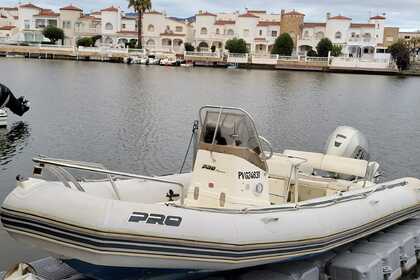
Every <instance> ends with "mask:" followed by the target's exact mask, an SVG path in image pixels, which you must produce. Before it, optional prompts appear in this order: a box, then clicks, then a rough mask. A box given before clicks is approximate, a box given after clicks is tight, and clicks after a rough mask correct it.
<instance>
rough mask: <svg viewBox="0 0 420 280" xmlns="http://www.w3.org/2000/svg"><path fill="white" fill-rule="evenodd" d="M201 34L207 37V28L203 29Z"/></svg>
mask: <svg viewBox="0 0 420 280" xmlns="http://www.w3.org/2000/svg"><path fill="white" fill-rule="evenodd" d="M200 34H201V35H207V28H205V27H203V28H201V30H200Z"/></svg>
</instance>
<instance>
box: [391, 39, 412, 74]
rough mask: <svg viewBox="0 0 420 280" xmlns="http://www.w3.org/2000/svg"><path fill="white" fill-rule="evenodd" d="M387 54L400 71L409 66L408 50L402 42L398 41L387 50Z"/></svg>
mask: <svg viewBox="0 0 420 280" xmlns="http://www.w3.org/2000/svg"><path fill="white" fill-rule="evenodd" d="M388 51H389V53H390V54H391V55H392V57H393V58H394V59H395V61H396V63H397V66H398V68H399V69H400V70H405V69H407V68H408V67H409V66H410V48H409V47H408V46H407V43H406V42H405V41H404V40H398V41H397V42H396V43H394V44H392V45H391V46H390V47H389V48H388Z"/></svg>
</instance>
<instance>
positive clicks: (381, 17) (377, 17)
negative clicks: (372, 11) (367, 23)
mask: <svg viewBox="0 0 420 280" xmlns="http://www.w3.org/2000/svg"><path fill="white" fill-rule="evenodd" d="M370 19H386V17H384V16H379V15H378V16H374V17H371V18H370Z"/></svg>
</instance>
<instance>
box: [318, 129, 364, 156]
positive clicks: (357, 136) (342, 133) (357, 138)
mask: <svg viewBox="0 0 420 280" xmlns="http://www.w3.org/2000/svg"><path fill="white" fill-rule="evenodd" d="M325 153H326V154H328V155H334V156H340V157H347V158H354V159H363V160H369V152H368V142H367V140H366V138H365V136H364V135H363V134H362V133H361V132H360V131H359V130H357V129H355V128H353V127H350V126H339V127H337V128H336V129H335V130H334V132H333V133H332V134H331V135H330V136H329V137H328V140H327V145H326V148H325Z"/></svg>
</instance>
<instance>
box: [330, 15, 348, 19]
mask: <svg viewBox="0 0 420 280" xmlns="http://www.w3.org/2000/svg"><path fill="white" fill-rule="evenodd" d="M329 19H338V20H351V18H349V17H345V16H342V15H338V16H335V17H330V18H329Z"/></svg>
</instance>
